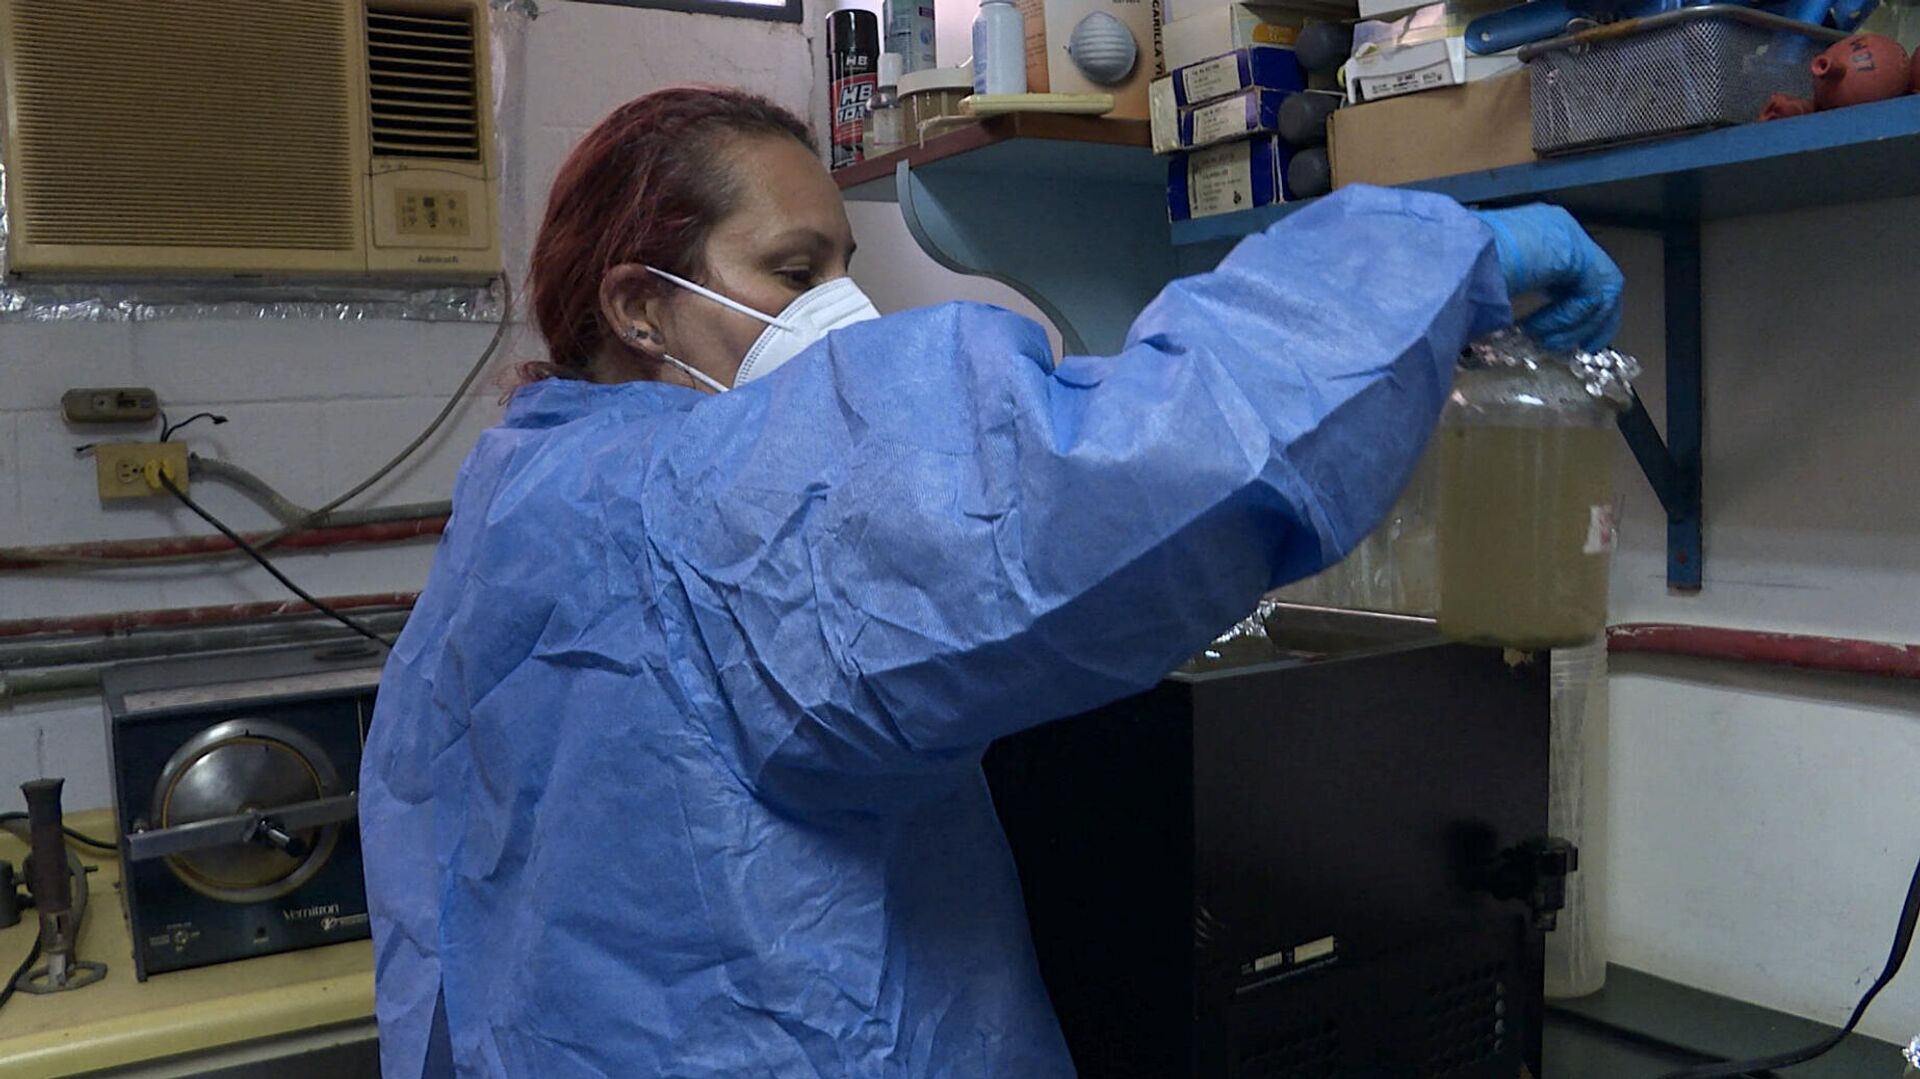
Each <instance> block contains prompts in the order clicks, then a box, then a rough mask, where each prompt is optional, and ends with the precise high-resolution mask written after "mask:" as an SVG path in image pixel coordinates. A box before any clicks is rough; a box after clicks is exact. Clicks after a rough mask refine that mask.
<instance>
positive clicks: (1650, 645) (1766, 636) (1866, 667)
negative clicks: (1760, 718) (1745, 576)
mask: <svg viewBox="0 0 1920 1079" xmlns="http://www.w3.org/2000/svg"><path fill="white" fill-rule="evenodd" d="M1607 651H1608V652H1609V653H1611V654H1613V655H1623V654H1626V655H1631V654H1639V655H1661V656H1687V657H1691V658H1695V659H1714V660H1723V661H1726V662H1729V663H1753V664H1763V665H1769V666H1776V667H1793V668H1796V669H1799V670H1805V671H1828V672H1833V673H1837V674H1863V675H1870V676H1873V677H1878V678H1920V645H1914V644H1893V643H1889V642H1885V641H1864V640H1858V639H1855V638H1851V637H1822V636H1817V635H1814V634H1805V633H1766V632H1761V631H1758V630H1745V629H1725V628H1721V627H1718V626H1686V625H1676V624H1672V623H1664V622H1632V623H1626V624H1623V625H1618V626H1613V627H1610V628H1609V629H1608V630H1607Z"/></svg>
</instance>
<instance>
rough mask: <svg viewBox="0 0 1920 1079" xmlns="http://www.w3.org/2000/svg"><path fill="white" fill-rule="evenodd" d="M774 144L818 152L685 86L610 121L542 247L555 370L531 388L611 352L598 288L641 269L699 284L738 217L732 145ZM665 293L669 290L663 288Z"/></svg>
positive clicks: (570, 170) (735, 97) (598, 132)
mask: <svg viewBox="0 0 1920 1079" xmlns="http://www.w3.org/2000/svg"><path fill="white" fill-rule="evenodd" d="M742 135H774V136H783V137H792V138H796V139H799V140H800V141H801V142H802V143H805V144H806V145H807V146H809V147H812V146H813V136H812V133H811V132H810V131H809V130H808V129H807V125H806V124H805V123H803V122H802V121H801V120H800V119H799V118H798V117H796V116H795V115H794V114H793V113H791V112H789V111H787V110H786V109H784V108H781V107H780V106H779V105H776V104H774V103H773V102H771V101H768V100H767V99H766V98H763V97H760V96H758V95H756V94H750V93H747V92H746V91H744V90H736V89H732V88H730V87H722V86H678V87H673V88H671V89H666V90H658V91H655V92H654V93H651V94H647V95H646V96H644V97H639V98H635V99H634V100H632V101H629V102H627V103H626V104H625V105H622V106H620V107H619V108H617V109H615V110H613V112H612V113H610V114H609V115H608V116H607V117H606V119H604V120H601V121H600V123H599V124H598V125H596V126H595V127H594V129H593V130H592V131H589V132H588V133H587V136H586V137H585V138H583V139H581V140H580V144H579V145H578V146H575V147H574V148H573V152H572V153H569V154H568V155H567V159H566V161H565V162H563V163H562V164H561V166H560V172H559V174H558V175H556V176H555V177H554V180H553V190H552V193H551V194H549V195H548V197H547V213H546V217H545V219H544V220H542V221H541V223H540V234H539V236H537V237H536V238H535V239H534V243H533V258H532V264H531V266H530V268H529V271H528V285H529V288H530V291H531V293H532V307H533V317H534V321H535V322H536V323H538V325H539V327H540V336H542V337H543V338H545V339H546V342H547V358H548V360H549V361H550V362H549V363H548V364H528V365H525V366H524V367H523V368H522V377H533V378H539V377H543V376H551V375H564V374H574V375H576V376H577V374H578V373H579V372H580V371H581V370H582V369H583V368H584V367H585V366H586V365H587V364H588V363H589V362H590V361H591V360H592V359H593V357H594V355H595V354H596V352H598V350H599V348H600V346H601V344H602V343H603V342H604V341H605V340H606V338H607V333H608V327H607V325H606V324H605V322H604V320H603V319H602V318H601V316H600V281H601V279H602V278H603V277H605V276H606V273H607V271H608V270H611V269H612V268H613V267H615V266H618V265H620V264H622V263H628V262H639V263H646V264H647V265H649V266H655V267H658V268H659V269H662V270H666V271H668V272H669V273H674V274H678V275H680V276H682V277H686V278H698V277H699V276H701V274H702V271H703V269H704V267H702V265H701V255H702V253H703V252H704V251H705V249H706V241H707V234H708V233H709V232H710V231H712V229H713V227H714V225H715V224H717V223H718V222H719V221H720V220H721V219H722V218H724V217H726V216H727V214H728V213H730V212H731V211H732V209H733V204H734V201H735V198H736V188H735V185H734V183H733V181H732V178H731V176H730V175H729V173H728V169H727V166H726V161H725V154H724V151H725V149H726V144H727V142H728V141H729V140H730V139H731V138H733V137H737V136H742ZM663 287H664V286H663Z"/></svg>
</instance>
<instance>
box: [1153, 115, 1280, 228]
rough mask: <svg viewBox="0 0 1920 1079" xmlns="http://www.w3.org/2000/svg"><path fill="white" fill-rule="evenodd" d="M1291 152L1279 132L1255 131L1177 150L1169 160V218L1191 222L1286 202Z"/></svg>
mask: <svg viewBox="0 0 1920 1079" xmlns="http://www.w3.org/2000/svg"><path fill="white" fill-rule="evenodd" d="M1292 154H1293V151H1292V149H1291V148H1290V147H1288V146H1287V144H1286V143H1285V142H1283V141H1281V139H1280V138H1279V136H1277V135H1255V136H1254V137H1253V138H1250V139H1248V140H1246V141H1245V142H1230V143H1227V144H1226V145H1224V146H1210V147H1208V148H1206V149H1204V150H1194V151H1191V152H1189V153H1183V154H1175V155H1173V157H1172V158H1171V159H1170V160H1169V162H1168V164H1167V217H1168V218H1169V219H1170V220H1173V221H1187V220H1190V219H1192V218H1196V217H1212V216H1213V215H1214V214H1226V213H1232V212H1234V211H1235V210H1251V209H1253V208H1254V207H1256V206H1270V205H1272V204H1273V203H1276V202H1285V201H1287V198H1288V194H1287V171H1286V170H1287V159H1288V158H1289V157H1291V156H1292Z"/></svg>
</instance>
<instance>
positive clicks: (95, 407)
mask: <svg viewBox="0 0 1920 1079" xmlns="http://www.w3.org/2000/svg"><path fill="white" fill-rule="evenodd" d="M159 414H160V395H159V394H157V393H155V392H153V391H152V390H150V389H148V388H146V387H145V386H92V387H84V386H83V387H81V388H80V389H77V390H68V391H67V392H65V393H63V394H61V395H60V415H62V416H64V417H66V421H67V422H68V423H76V424H79V423H145V422H146V421H148V420H150V419H153V418H154V417H155V416H158V415H159Z"/></svg>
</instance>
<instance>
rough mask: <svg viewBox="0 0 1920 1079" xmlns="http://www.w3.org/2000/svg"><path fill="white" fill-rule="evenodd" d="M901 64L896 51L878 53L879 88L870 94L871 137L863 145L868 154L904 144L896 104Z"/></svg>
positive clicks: (901, 119) (902, 117) (901, 117)
mask: <svg viewBox="0 0 1920 1079" xmlns="http://www.w3.org/2000/svg"><path fill="white" fill-rule="evenodd" d="M902 66H903V65H902V62H901V56H900V54H899V53H895V52H883V53H881V54H880V88H879V89H878V90H876V91H874V95H873V127H872V137H871V138H869V139H868V140H867V144H866V155H867V156H868V157H878V156H880V155H881V154H889V153H892V152H893V151H895V150H898V149H899V148H900V147H901V146H903V145H905V144H906V141H907V134H906V131H907V125H906V120H905V110H903V109H901V107H900V75H901V68H902Z"/></svg>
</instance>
